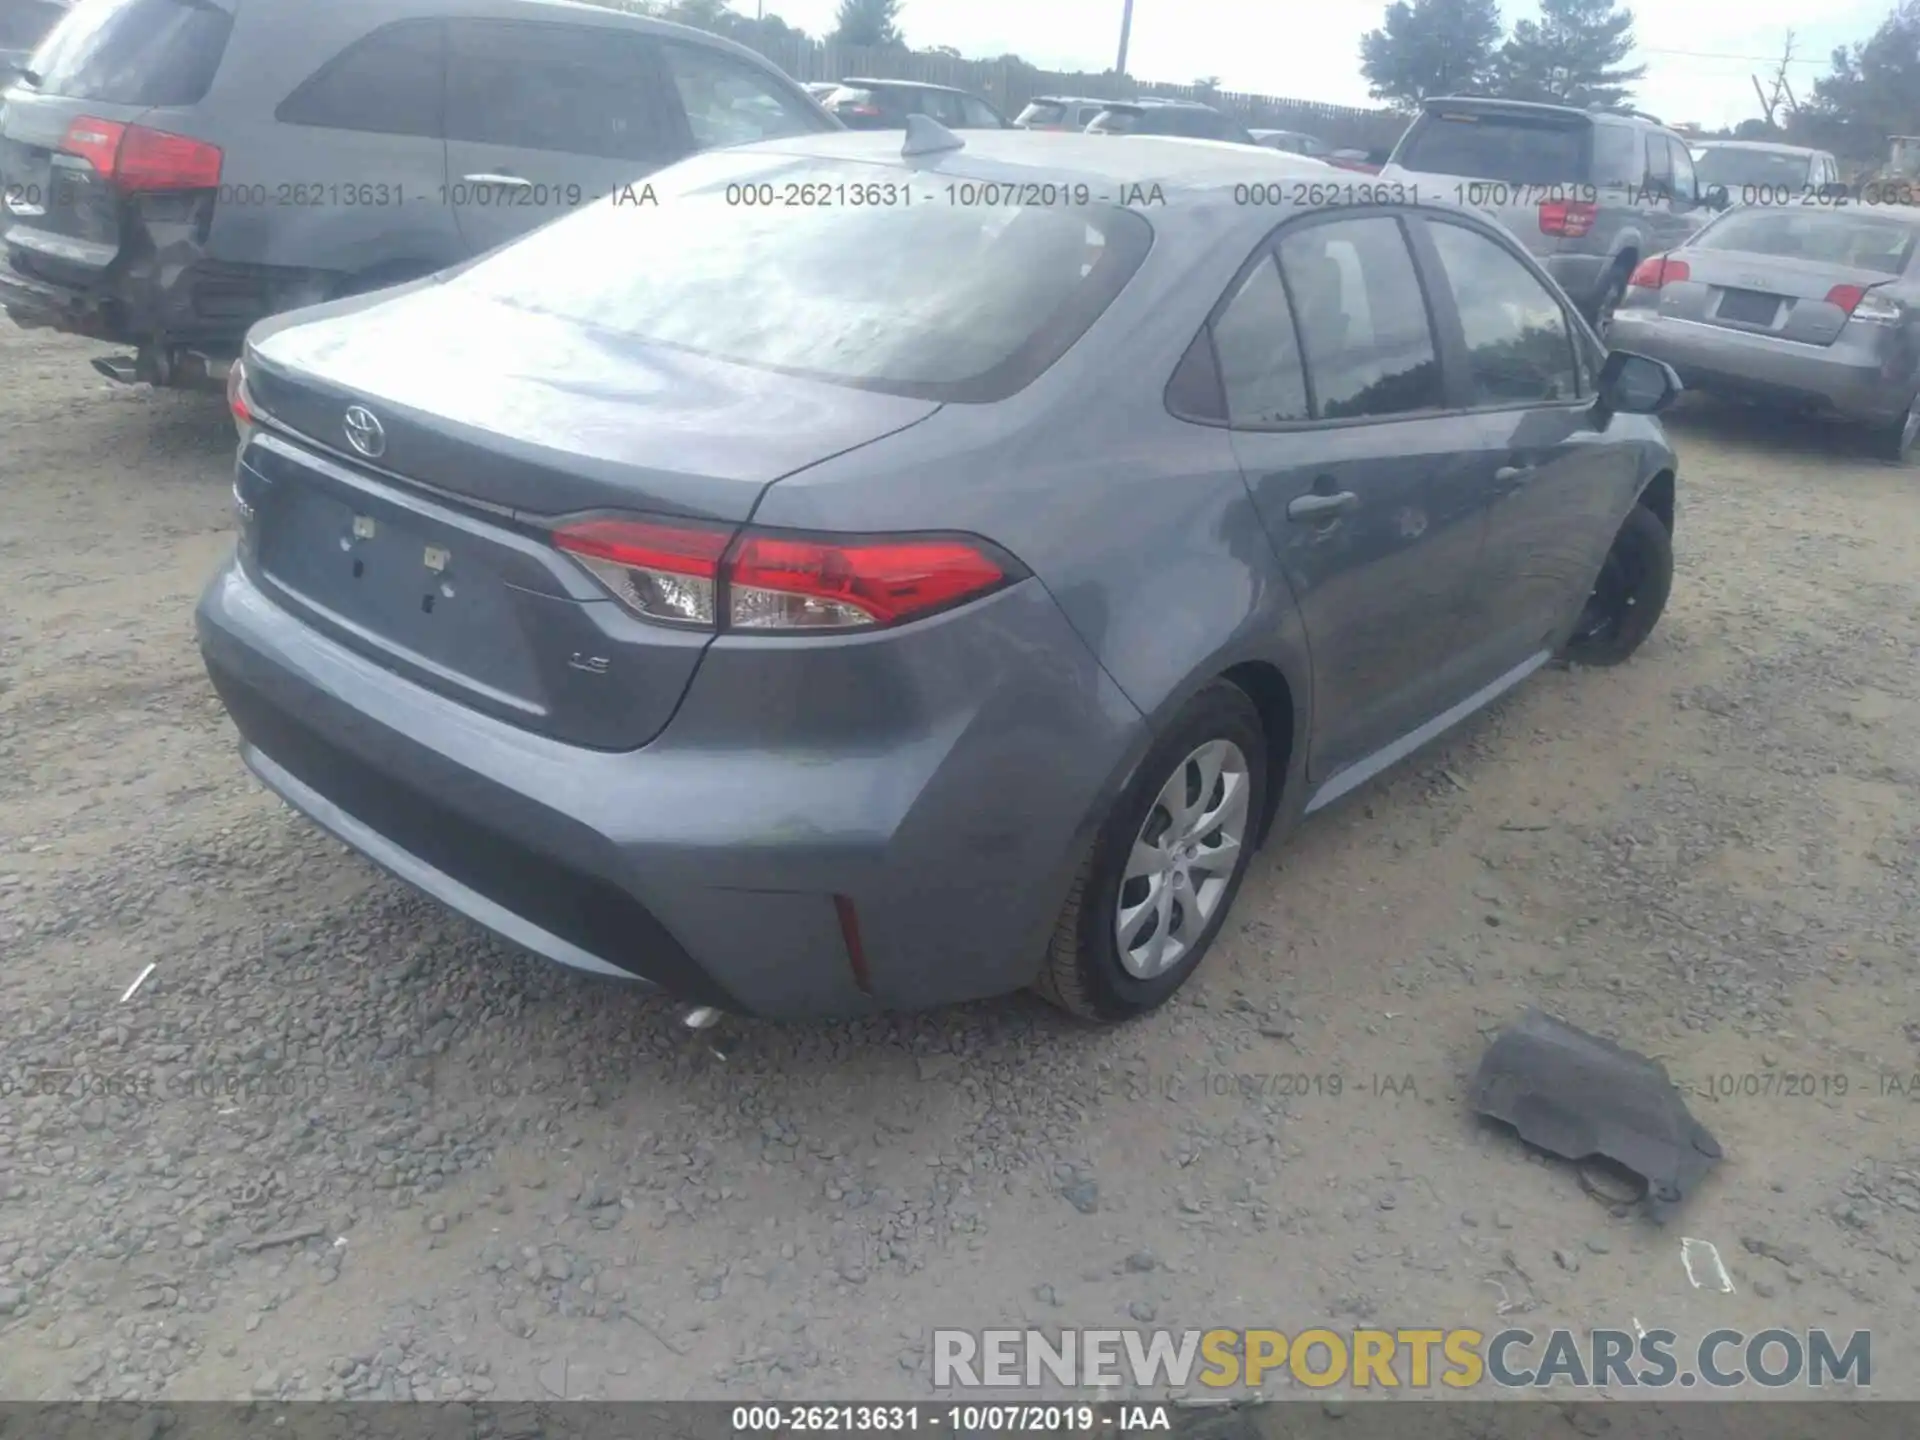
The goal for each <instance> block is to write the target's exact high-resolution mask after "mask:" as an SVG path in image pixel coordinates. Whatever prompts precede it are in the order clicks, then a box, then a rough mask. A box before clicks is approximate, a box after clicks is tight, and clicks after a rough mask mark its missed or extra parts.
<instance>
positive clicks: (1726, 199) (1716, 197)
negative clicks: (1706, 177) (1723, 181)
mask: <svg viewBox="0 0 1920 1440" xmlns="http://www.w3.org/2000/svg"><path fill="white" fill-rule="evenodd" d="M1731 204H1733V200H1732V197H1731V196H1729V195H1728V194H1727V187H1726V186H1724V185H1709V186H1708V187H1707V194H1706V206H1707V208H1708V209H1709V210H1725V209H1726V208H1727V207H1728V206H1730V205H1731Z"/></svg>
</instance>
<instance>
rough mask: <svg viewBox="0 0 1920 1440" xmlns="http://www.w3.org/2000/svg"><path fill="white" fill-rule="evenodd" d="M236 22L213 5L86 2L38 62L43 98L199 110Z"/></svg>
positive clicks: (192, 0)
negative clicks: (185, 106) (183, 107)
mask: <svg viewBox="0 0 1920 1440" xmlns="http://www.w3.org/2000/svg"><path fill="white" fill-rule="evenodd" d="M232 31H233V17H232V16H231V15H229V14H228V13H227V12H226V11H225V10H222V9H221V8H220V7H219V6H218V5H216V4H214V3H213V0H80V3H79V4H78V5H76V6H74V8H73V9H72V10H71V11H69V12H68V13H67V18H66V19H64V20H62V21H61V22H60V24H59V25H58V26H56V27H55V28H54V31H53V33H52V34H51V35H49V36H47V38H46V40H45V42H44V43H43V44H42V45H41V46H40V49H39V50H38V51H37V52H36V53H35V55H34V57H33V60H32V61H31V62H30V64H31V68H32V69H33V71H34V73H35V74H36V75H38V76H39V78H40V83H39V87H38V88H39V91H40V93H41V94H43V95H58V96H61V97H63V98H65V99H69V100H98V101H101V102H102V103H104V104H108V105H193V104H196V103H198V102H199V101H200V100H201V99H203V98H204V97H205V95H206V93H207V89H208V87H209V86H211V85H212V84H213V77H214V72H216V71H217V70H219V68H220V57H221V56H222V55H224V54H225V53H226V49H227V37H228V35H230V34H231V33H232Z"/></svg>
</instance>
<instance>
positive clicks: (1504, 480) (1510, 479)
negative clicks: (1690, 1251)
mask: <svg viewBox="0 0 1920 1440" xmlns="http://www.w3.org/2000/svg"><path fill="white" fill-rule="evenodd" d="M1536 468H1537V467H1535V466H1532V465H1502V466H1501V467H1500V468H1499V469H1498V470H1496V471H1494V472H1493V478H1494V479H1495V480H1498V481H1499V482H1500V483H1501V484H1502V485H1524V484H1526V483H1527V481H1529V480H1531V479H1532V478H1533V472H1534V470H1535V469H1536Z"/></svg>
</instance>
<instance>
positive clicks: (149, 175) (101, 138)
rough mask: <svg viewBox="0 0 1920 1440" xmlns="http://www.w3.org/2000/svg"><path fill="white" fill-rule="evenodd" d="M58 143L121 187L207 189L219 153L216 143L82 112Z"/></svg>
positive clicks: (215, 181) (215, 177) (215, 176)
mask: <svg viewBox="0 0 1920 1440" xmlns="http://www.w3.org/2000/svg"><path fill="white" fill-rule="evenodd" d="M60 148H61V149H62V150H64V151H65V152H66V153H67V154H69V155H78V156H79V157H80V158H81V159H83V160H85V161H87V162H88V163H89V164H91V165H92V166H93V168H94V169H95V170H97V171H99V172H100V175H101V177H102V178H103V179H106V180H108V181H110V182H111V183H112V184H113V185H114V186H116V187H117V188H119V189H121V190H213V189H217V188H218V187H219V184H220V167H221V165H222V163H223V161H224V159H225V157H224V156H223V154H222V153H221V150H220V147H219V146H217V145H209V144H207V143H206V142H205V141H204V140H193V139H190V138H188V137H187V136H185V135H170V134H168V133H167V132H166V131H164V130H149V129H148V128H147V127H146V126H144V125H122V124H120V123H118V122H117V121H113V120H96V119H94V118H92V117H91V116H87V115H83V116H81V117H80V118H79V119H77V120H75V121H74V122H73V123H72V124H70V125H69V126H67V133H66V137H65V138H64V139H63V140H62V141H61V142H60Z"/></svg>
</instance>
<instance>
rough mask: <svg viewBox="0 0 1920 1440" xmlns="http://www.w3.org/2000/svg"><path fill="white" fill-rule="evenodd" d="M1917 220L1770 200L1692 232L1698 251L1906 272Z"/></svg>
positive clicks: (1917, 230)
mask: <svg viewBox="0 0 1920 1440" xmlns="http://www.w3.org/2000/svg"><path fill="white" fill-rule="evenodd" d="M1916 237H1920V225H1915V224H1905V223H1902V222H1901V221H1898V220H1889V219H1883V218H1879V217H1876V216H1873V215H1862V214H1858V213H1855V212H1851V211H1845V210H1825V209H1815V208H1807V209H1800V208H1798V207H1795V208H1792V209H1779V208H1776V207H1774V206H1770V205H1761V206H1755V207H1754V208H1753V209H1750V210H1733V211H1729V212H1728V213H1727V214H1726V215H1725V216H1723V217H1722V218H1721V219H1720V220H1719V221H1718V222H1717V223H1715V224H1713V225H1709V226H1708V227H1707V228H1706V229H1705V230H1702V231H1701V232H1700V233H1699V234H1698V235H1696V236H1695V237H1694V240H1693V248H1694V249H1697V250H1739V251H1742V252H1744V253H1746V254H1749V255H1778V256H1781V257H1782V258H1785V259H1794V260H1814V261H1821V262H1825V263H1827V264H1832V265H1845V266H1847V267H1849V268H1851V269H1857V270H1878V271H1879V272H1880V273H1881V274H1883V275H1900V274H1904V273H1905V272H1906V268H1907V264H1908V262H1909V261H1911V260H1912V259H1913V248H1914V240H1915V238H1916Z"/></svg>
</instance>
